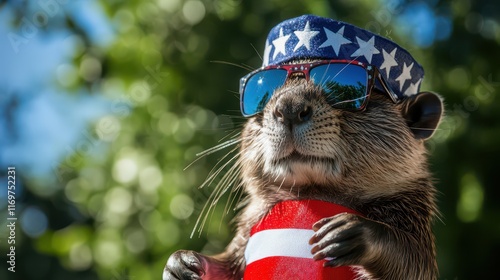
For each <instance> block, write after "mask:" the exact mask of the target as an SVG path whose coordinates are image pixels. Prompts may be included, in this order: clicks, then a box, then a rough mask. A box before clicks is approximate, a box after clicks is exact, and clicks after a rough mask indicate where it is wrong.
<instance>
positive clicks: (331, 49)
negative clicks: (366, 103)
mask: <svg viewBox="0 0 500 280" xmlns="http://www.w3.org/2000/svg"><path fill="white" fill-rule="evenodd" d="M310 58H317V59H345V60H357V61H360V62H364V63H368V64H373V65H375V66H376V67H377V68H378V69H379V70H380V72H381V74H382V76H383V77H384V79H385V80H386V82H387V83H388V84H389V86H390V87H391V89H392V90H393V91H394V93H396V94H397V95H398V98H399V99H403V98H405V97H406V96H410V95H414V94H416V93H418V92H419V89H420V84H421V83H422V79H423V77H424V69H423V68H422V66H421V65H420V64H418V62H417V61H416V60H415V59H414V58H413V57H412V56H411V55H410V53H408V51H406V50H405V49H403V48H402V47H400V46H399V45H398V44H396V43H394V42H392V41H390V40H388V39H386V38H384V37H381V36H379V35H377V34H374V33H372V32H370V31H367V30H364V29H361V28H359V27H356V26H354V25H351V24H348V23H345V22H342V21H337V20H333V19H329V18H323V17H318V16H315V15H303V16H300V17H297V18H292V19H289V20H285V21H283V22H282V23H280V24H278V25H277V26H275V27H274V28H273V29H271V32H269V35H268V37H267V41H266V47H265V51H264V58H263V60H264V63H263V66H268V65H277V64H280V63H285V62H289V61H292V60H298V59H310Z"/></svg>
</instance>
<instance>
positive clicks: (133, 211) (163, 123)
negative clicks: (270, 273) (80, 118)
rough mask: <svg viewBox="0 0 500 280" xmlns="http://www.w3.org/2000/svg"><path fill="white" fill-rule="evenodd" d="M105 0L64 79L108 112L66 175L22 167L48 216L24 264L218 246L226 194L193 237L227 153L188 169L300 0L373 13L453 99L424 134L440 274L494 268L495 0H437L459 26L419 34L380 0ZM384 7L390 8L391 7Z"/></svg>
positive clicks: (215, 136)
mask: <svg viewBox="0 0 500 280" xmlns="http://www.w3.org/2000/svg"><path fill="white" fill-rule="evenodd" d="M330 2H332V1H330ZM441 2H442V3H441ZM99 3H100V4H101V5H102V6H103V8H104V9H105V11H106V12H107V16H108V17H109V19H110V21H111V22H112V23H113V25H114V28H115V29H116V32H117V35H116V38H115V40H114V41H113V43H112V45H111V46H109V47H106V48H103V47H98V46H93V45H91V44H90V43H89V41H88V40H87V38H85V35H84V34H82V33H81V32H79V31H78V30H74V32H75V33H76V34H79V36H81V38H82V41H83V42H84V46H83V48H84V50H83V51H82V53H81V54H80V55H79V56H77V57H76V58H75V60H74V62H73V63H74V65H75V67H77V68H78V67H82V66H81V65H83V64H82V63H83V62H84V61H85V60H86V59H96V60H97V61H98V62H99V63H101V64H102V69H103V71H102V73H101V76H100V77H99V79H96V80H93V81H91V82H88V81H86V80H85V79H83V78H81V77H80V78H78V79H77V80H76V81H75V84H70V85H58V86H60V87H63V88H66V89H67V90H68V92H71V90H72V89H74V88H75V85H85V84H86V85H87V86H89V87H92V88H93V89H95V90H96V92H100V93H102V95H103V96H104V97H106V98H107V99H108V100H110V108H109V109H110V110H109V112H110V113H109V114H108V115H106V116H104V117H102V118H101V119H99V120H98V121H97V122H95V123H94V124H92V125H91V126H90V127H89V128H88V130H87V131H86V132H87V133H88V134H89V135H91V139H93V141H94V142H92V143H94V144H92V145H91V149H92V150H91V151H90V152H88V153H86V154H84V155H74V154H73V155H68V158H66V159H65V160H63V161H62V162H61V164H60V166H59V168H58V169H57V170H56V171H55V174H54V175H56V176H55V177H57V179H58V180H56V181H55V182H54V181H50V180H48V181H46V183H45V182H43V181H39V180H37V178H26V188H27V191H28V192H29V197H30V198H29V200H28V201H27V203H33V204H37V205H40V206H41V207H43V209H44V210H45V211H46V212H47V213H48V216H49V221H50V229H49V230H47V231H46V232H45V233H44V234H43V235H42V236H40V237H38V238H36V239H31V238H29V237H26V236H22V237H21V236H20V237H19V239H20V242H21V244H22V245H20V246H21V247H20V248H22V249H20V250H19V254H21V256H20V257H19V271H18V272H17V274H16V277H19V279H96V278H99V279H141V280H142V279H144V280H147V279H159V278H160V277H161V273H162V268H163V266H164V264H165V262H166V260H167V258H168V256H169V255H170V254H171V253H172V252H174V251H175V250H178V249H181V248H182V249H192V250H197V251H202V252H206V253H216V252H219V251H221V250H222V249H223V248H224V245H225V244H227V242H228V241H229V240H230V238H231V235H232V227H231V226H230V222H229V221H230V218H231V216H232V215H234V211H232V210H230V211H227V212H225V211H224V206H225V203H226V202H225V201H224V200H223V201H221V202H220V203H219V206H218V207H217V208H215V210H214V211H213V214H211V215H210V216H209V220H208V222H207V224H206V226H205V227H204V229H203V232H202V233H201V234H199V235H198V233H196V234H195V235H194V237H193V238H189V236H190V235H191V233H192V231H193V228H194V225H195V223H196V219H197V218H198V216H199V215H200V213H201V211H202V207H203V205H204V203H205V202H206V201H207V199H208V196H209V195H210V193H211V191H212V190H213V185H214V184H211V185H210V186H207V187H206V188H204V189H197V186H199V185H201V184H202V183H203V181H204V180H205V179H206V178H207V176H208V174H209V172H210V171H211V169H212V168H213V166H215V165H216V163H217V162H218V160H219V159H220V158H221V157H222V156H223V155H224V152H219V153H216V154H212V155H210V156H208V157H204V158H200V159H199V160H197V161H196V162H195V163H194V164H193V165H191V166H190V167H189V168H187V169H186V170H184V168H185V167H186V166H187V165H189V164H190V163H191V162H192V161H194V160H195V159H196V158H197V157H196V154H197V153H199V152H201V151H203V150H205V149H208V148H210V147H212V146H214V145H216V144H217V143H218V141H220V140H221V139H226V137H234V135H235V133H237V132H238V130H239V129H240V128H241V125H242V124H243V122H244V119H243V118H242V117H240V113H239V98H238V95H237V91H238V82H239V79H240V78H241V77H242V76H243V75H245V74H246V73H248V72H249V71H248V70H246V69H245V68H247V66H248V67H249V68H258V67H259V66H260V65H261V59H260V58H259V53H262V52H263V46H264V40H265V38H266V35H267V32H268V30H269V29H270V28H271V27H273V26H274V25H275V24H277V23H278V22H280V21H282V20H284V19H286V18H290V17H294V16H298V15H301V14H305V13H315V14H319V15H323V16H328V17H332V18H337V19H339V20H343V21H347V22H350V23H353V24H356V25H358V26H361V27H371V29H372V30H374V31H377V32H378V33H380V34H381V35H384V36H391V37H392V39H394V40H396V41H398V42H400V43H401V45H402V46H404V47H405V48H407V49H409V50H410V51H411V52H412V54H414V55H415V56H416V57H417V60H418V61H419V62H420V63H421V64H422V65H424V67H425V69H426V78H425V80H424V84H423V89H424V90H432V91H436V92H438V93H440V94H441V95H442V96H443V97H444V98H445V100H446V104H447V116H446V118H445V119H444V120H443V124H442V126H441V128H440V130H439V131H438V132H437V134H436V135H435V137H434V138H433V139H432V140H431V141H430V142H429V145H428V147H429V149H430V151H431V154H432V157H431V169H432V170H433V172H435V174H436V178H437V179H438V180H437V186H438V189H439V191H440V193H441V194H440V195H439V208H440V209H441V212H442V217H443V218H442V220H438V221H436V225H435V232H436V236H437V250H438V256H439V264H440V270H441V276H442V279H455V278H458V279H473V278H475V279H486V278H487V277H488V276H490V275H491V274H490V273H493V272H494V271H496V267H495V263H496V260H497V259H498V258H496V256H497V255H498V253H497V252H498V249H499V248H500V227H499V226H498V213H500V208H499V207H498V203H497V201H498V200H499V199H500V192H499V191H498V174H497V173H498V171H497V167H498V160H499V157H500V148H499V147H500V146H499V145H498V139H500V128H499V127H498V120H499V117H500V102H498V97H497V95H498V89H499V85H500V84H499V82H500V71H499V69H498V65H499V63H500V56H498V55H497V53H498V47H499V43H500V31H499V30H500V28H499V23H498V22H497V20H496V19H495V18H494V17H493V16H492V15H491V16H489V15H481V12H482V11H483V10H484V9H487V7H488V6H487V4H485V3H479V2H474V3H472V2H471V1H456V3H455V2H454V4H452V5H451V6H448V4H447V3H446V2H445V1H440V2H439V3H438V4H436V6H435V7H434V8H435V9H436V10H439V9H449V12H450V15H451V18H452V25H453V33H452V36H451V37H450V38H449V39H447V40H443V41H438V42H436V43H434V44H433V45H432V46H430V47H428V48H418V47H416V46H415V45H414V44H413V43H412V41H411V37H412V34H404V30H403V29H401V27H400V26H398V24H397V22H396V21H395V17H396V15H395V14H390V13H389V12H388V11H387V8H385V7H384V6H381V5H379V4H378V3H377V2H374V1H335V2H334V3H329V1H283V0H272V1H268V0H258V1H241V0H215V1H208V0H205V1H198V0H187V1H185V0H155V1H99ZM383 12H385V13H386V14H387V13H388V15H389V18H382V19H381V17H379V15H381V14H383ZM488 13H489V12H488ZM496 15H498V13H497V14H496ZM477 21H481V25H482V27H478V26H479V23H477ZM489 25H492V26H493V27H491V26H489ZM70 28H71V26H70ZM73 28H74V26H73ZM486 28H490V29H492V30H493V31H491V32H493V33H491V32H490V33H485V32H487V31H484V29H486ZM398 30H399V31H398ZM402 30H403V31H402ZM393 31H394V32H393ZM488 32H489V31H488ZM213 61H223V62H228V63H234V64H236V65H243V66H244V67H234V66H231V65H227V64H224V63H222V64H221V63H216V62H213ZM71 157H73V159H75V158H77V157H80V158H79V159H80V160H79V164H77V165H69V164H67V162H68V159H70V158H71ZM44 184H54V185H55V186H57V190H56V191H54V192H52V193H50V194H49V195H47V194H45V195H44V194H43V193H42V192H41V191H38V190H40V189H42V187H40V186H43V185H44ZM1 246H2V248H3V245H1ZM3 251H4V250H2V252H3ZM36 271H38V272H36ZM2 273H3V272H2ZM0 275H2V274H0ZM2 279H5V278H2Z"/></svg>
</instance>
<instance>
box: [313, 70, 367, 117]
mask: <svg viewBox="0 0 500 280" xmlns="http://www.w3.org/2000/svg"><path fill="white" fill-rule="evenodd" d="M310 75H311V80H313V81H314V83H315V84H317V85H320V86H321V87H322V88H323V90H324V92H325V95H326V97H327V101H328V103H329V104H331V105H332V107H334V108H339V109H348V110H359V109H361V108H363V106H364V104H365V102H366V99H367V97H368V95H367V90H366V87H367V84H368V73H367V71H366V69H365V68H363V67H361V66H359V65H354V64H341V63H332V64H325V65H320V66H316V67H314V68H313V69H311V71H310Z"/></svg>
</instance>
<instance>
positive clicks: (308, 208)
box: [244, 200, 356, 280]
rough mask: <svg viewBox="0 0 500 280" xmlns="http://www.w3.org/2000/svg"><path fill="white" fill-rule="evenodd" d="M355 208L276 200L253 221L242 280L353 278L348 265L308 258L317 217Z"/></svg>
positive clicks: (311, 201) (314, 202) (309, 201)
mask: <svg viewBox="0 0 500 280" xmlns="http://www.w3.org/2000/svg"><path fill="white" fill-rule="evenodd" d="M344 212H348V213H356V212H355V211H353V210H351V209H349V208H346V207H343V206H340V205H337V204H332V203H329V202H325V201H320V200H288V201H282V202H279V203H278V204H276V205H275V206H274V207H273V208H272V209H271V211H270V212H269V213H268V214H267V215H266V216H265V217H264V218H263V219H262V220H261V221H260V222H259V223H258V224H256V225H255V226H254V227H253V228H252V230H251V233H250V239H249V241H248V244H247V247H246V250H245V260H246V263H247V267H246V270H245V275H244V280H257V279H258V280H265V279H276V280H277V279H295V280H302V279H303V280H306V279H307V280H313V279H332V280H348V279H354V277H355V276H354V275H355V274H354V272H353V270H352V268H350V267H337V268H331V267H323V264H324V263H325V260H321V261H315V260H314V259H313V258H312V254H311V248H312V246H311V245H309V239H310V238H311V236H312V235H313V234H314V231H313V230H312V225H313V224H314V223H316V222H317V221H318V220H320V219H321V218H326V217H331V216H334V215H336V214H339V213H344Z"/></svg>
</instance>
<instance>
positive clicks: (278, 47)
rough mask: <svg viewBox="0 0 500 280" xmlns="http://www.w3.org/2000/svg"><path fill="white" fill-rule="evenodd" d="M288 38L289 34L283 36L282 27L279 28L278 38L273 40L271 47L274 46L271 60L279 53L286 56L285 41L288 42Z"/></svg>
mask: <svg viewBox="0 0 500 280" xmlns="http://www.w3.org/2000/svg"><path fill="white" fill-rule="evenodd" d="M289 37H290V34H288V35H286V36H283V27H282V28H280V36H279V37H278V38H276V39H274V40H273V45H274V53H273V59H275V58H276V56H277V55H278V54H279V53H282V54H283V55H286V41H288V38H289Z"/></svg>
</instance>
